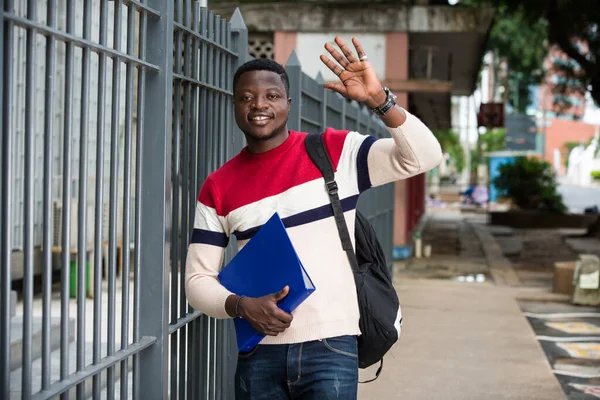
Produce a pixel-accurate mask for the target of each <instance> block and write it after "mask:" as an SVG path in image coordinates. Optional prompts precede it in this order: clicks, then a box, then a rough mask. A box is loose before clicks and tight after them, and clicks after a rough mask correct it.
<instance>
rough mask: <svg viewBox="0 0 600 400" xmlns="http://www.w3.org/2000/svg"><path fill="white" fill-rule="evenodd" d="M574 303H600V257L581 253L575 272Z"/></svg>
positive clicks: (590, 304)
mask: <svg viewBox="0 0 600 400" xmlns="http://www.w3.org/2000/svg"><path fill="white" fill-rule="evenodd" d="M572 303H573V304H579V305H586V306H598V305H600V258H598V256H596V255H593V254H581V255H580V256H579V261H577V264H576V265H575V272H574V274H573V298H572Z"/></svg>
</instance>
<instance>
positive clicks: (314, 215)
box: [233, 195, 358, 240]
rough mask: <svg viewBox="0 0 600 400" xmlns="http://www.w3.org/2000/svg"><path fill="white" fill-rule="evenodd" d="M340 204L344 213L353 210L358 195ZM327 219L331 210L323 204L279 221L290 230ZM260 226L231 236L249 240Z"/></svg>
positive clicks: (327, 205)
mask: <svg viewBox="0 0 600 400" xmlns="http://www.w3.org/2000/svg"><path fill="white" fill-rule="evenodd" d="M341 203H342V209H343V210H344V212H346V211H350V210H354V209H355V208H356V203H358V195H355V196H352V197H347V198H345V199H342V201H341ZM329 217H333V208H331V204H325V205H324V206H321V207H317V208H313V209H312V210H308V211H303V212H301V213H298V214H296V215H290V216H289V217H287V218H283V219H282V220H281V221H282V222H283V226H285V227H286V228H291V227H294V226H300V225H305V224H309V223H311V222H315V221H319V220H321V219H325V218H329ZM261 226H262V225H261ZM261 226H255V227H254V228H250V229H248V230H245V231H243V232H239V231H235V232H233V234H234V235H235V237H236V238H237V239H238V240H249V239H252V237H253V236H254V235H256V232H258V230H259V229H260V228H261Z"/></svg>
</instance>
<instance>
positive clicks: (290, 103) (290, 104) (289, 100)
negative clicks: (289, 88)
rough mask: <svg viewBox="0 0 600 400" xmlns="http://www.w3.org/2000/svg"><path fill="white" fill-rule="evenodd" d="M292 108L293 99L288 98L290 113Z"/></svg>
mask: <svg viewBox="0 0 600 400" xmlns="http://www.w3.org/2000/svg"><path fill="white" fill-rule="evenodd" d="M291 106H292V98H291V97H288V111H290V108H291Z"/></svg>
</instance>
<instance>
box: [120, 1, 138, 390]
mask: <svg viewBox="0 0 600 400" xmlns="http://www.w3.org/2000/svg"><path fill="white" fill-rule="evenodd" d="M135 14H136V10H135V7H133V6H132V5H131V4H129V5H128V7H127V54H129V55H131V56H133V55H134V54H135V31H134V28H135ZM133 78H134V65H133V64H132V63H131V62H128V63H127V71H126V80H125V143H124V153H125V154H124V161H123V163H124V165H123V241H122V242H123V244H122V252H123V257H122V258H123V265H122V270H121V277H122V284H121V286H122V288H121V290H122V296H121V299H122V301H121V303H122V307H123V312H122V314H121V349H122V350H126V349H127V348H128V347H129V285H130V279H129V274H130V241H131V236H130V232H131V227H130V215H131V212H130V211H131V152H132V136H133V89H134V87H133V86H134V81H133ZM128 374H129V359H125V360H123V362H122V363H121V397H120V398H121V400H126V399H127V398H128V395H129V390H128V389H129V380H128V379H127V376H128Z"/></svg>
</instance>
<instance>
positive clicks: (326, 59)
mask: <svg viewBox="0 0 600 400" xmlns="http://www.w3.org/2000/svg"><path fill="white" fill-rule="evenodd" d="M321 61H323V64H325V65H327V68H329V69H330V70H331V72H333V73H334V74H336V75H337V76H340V75H341V73H342V72H343V71H344V69H343V68H342V67H340V66H339V65H337V64H336V63H334V62H333V61H331V60H330V59H329V57H327V56H326V55H325V54H321Z"/></svg>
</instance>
